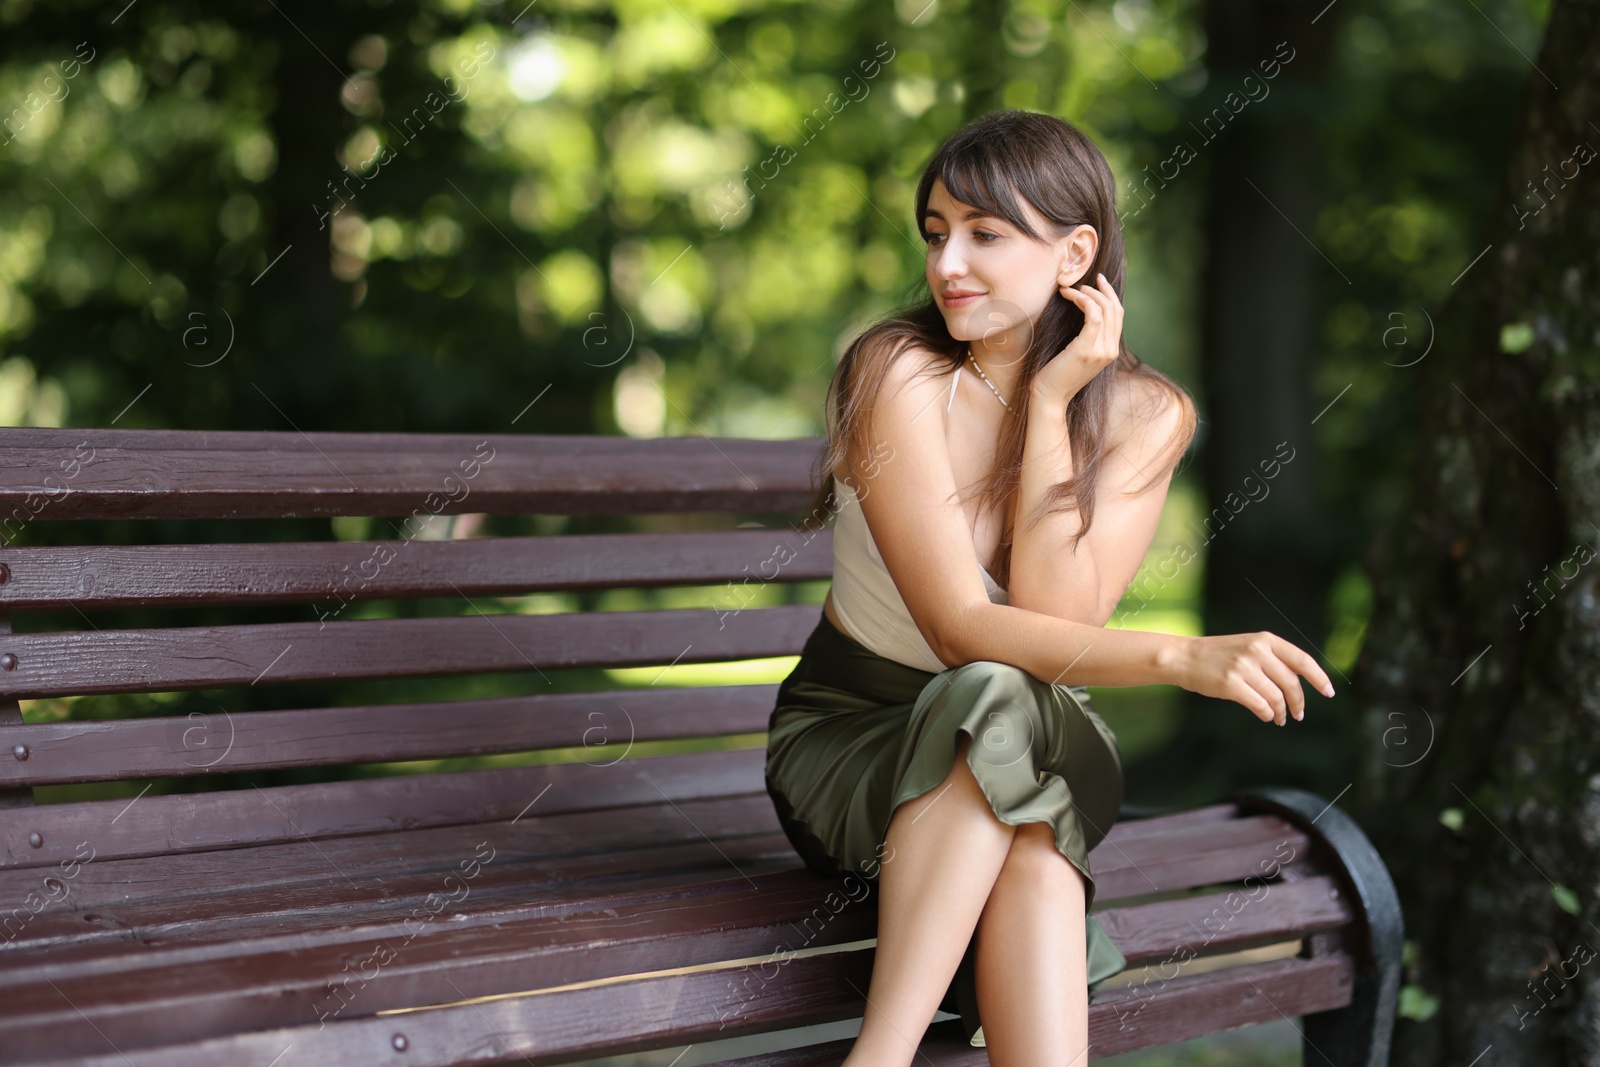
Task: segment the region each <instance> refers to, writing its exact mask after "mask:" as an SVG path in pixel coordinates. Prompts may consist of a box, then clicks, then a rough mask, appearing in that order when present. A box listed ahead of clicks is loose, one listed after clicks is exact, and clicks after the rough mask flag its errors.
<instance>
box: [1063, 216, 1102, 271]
mask: <svg viewBox="0 0 1600 1067" xmlns="http://www.w3.org/2000/svg"><path fill="white" fill-rule="evenodd" d="M1057 247H1058V248H1059V249H1060V251H1061V256H1060V266H1059V267H1058V268H1057V270H1056V284H1057V285H1064V286H1073V285H1077V284H1078V283H1079V282H1081V281H1082V280H1083V278H1084V276H1085V275H1086V274H1088V273H1089V268H1090V267H1092V266H1094V261H1095V256H1096V255H1098V254H1099V251H1100V235H1099V234H1097V233H1095V229H1094V227H1093V226H1091V225H1089V224H1088V223H1087V222H1085V223H1082V224H1080V225H1078V226H1075V227H1073V230H1072V232H1071V233H1069V234H1067V235H1066V236H1065V237H1063V238H1062V239H1061V241H1060V242H1059V243H1058V245H1057Z"/></svg>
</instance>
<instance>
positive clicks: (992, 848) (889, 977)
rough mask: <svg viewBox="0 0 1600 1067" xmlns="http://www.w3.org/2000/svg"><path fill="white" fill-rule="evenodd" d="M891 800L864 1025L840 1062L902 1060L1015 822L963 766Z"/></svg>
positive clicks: (927, 1016) (950, 970)
mask: <svg viewBox="0 0 1600 1067" xmlns="http://www.w3.org/2000/svg"><path fill="white" fill-rule="evenodd" d="M969 742H970V738H968V736H967V735H966V734H965V733H958V734H957V735H956V758H955V761H954V763H953V765H952V766H951V768H950V773H949V775H947V776H946V777H945V780H944V781H943V782H942V783H940V784H939V785H938V786H936V787H935V788H933V789H931V790H929V791H928V792H926V793H924V794H923V795H922V796H920V797H917V798H916V799H914V800H908V801H906V802H905V803H904V804H902V805H900V806H899V807H898V808H896V809H895V812H894V815H893V817H892V818H891V819H890V820H889V829H888V832H887V834H886V835H885V841H886V843H887V845H888V848H887V849H885V851H884V861H883V865H882V867H881V868H880V870H879V875H878V891H879V894H880V896H879V898H878V948H877V957H876V962H875V963H874V964H873V967H872V981H871V983H870V985H869V986H868V989H867V1010H866V1013H865V1015H864V1016H863V1019H862V1023H861V1033H860V1035H859V1036H857V1038H856V1042H855V1044H854V1045H853V1046H852V1047H851V1049H850V1054H849V1055H848V1056H846V1057H845V1060H844V1064H843V1067H909V1065H910V1063H911V1062H912V1060H913V1058H914V1057H915V1056H916V1051H917V1046H918V1044H919V1043H920V1042H921V1041H922V1037H923V1034H924V1033H925V1032H926V1030H927V1029H928V1024H929V1023H931V1022H932V1021H933V1015H934V1012H936V1011H938V1010H939V1001H940V1000H941V999H942V998H943V997H944V993H945V990H946V989H948V988H949V986H950V979H951V978H952V977H954V976H955V973H956V968H957V967H958V966H960V964H961V957H962V956H963V955H964V954H965V953H966V950H967V942H968V941H969V940H970V939H971V937H972V933H973V931H974V930H975V929H977V925H978V917H979V916H980V915H981V914H982V913H983V908H984V901H986V900H987V899H988V898H989V891H990V889H992V888H993V887H994V884H995V879H996V878H998V877H999V875H1000V870H1001V867H1002V866H1003V865H1004V864H1005V862H1006V856H1007V854H1008V853H1009V852H1010V850H1011V840H1012V837H1013V835H1015V834H1016V832H1017V828H1016V827H1014V826H1007V825H1006V824H1005V823H1003V822H1001V821H1000V820H999V819H997V818H995V814H994V811H993V809H991V808H990V807H989V801H988V800H987V799H986V798H985V797H984V795H983V791H982V790H981V789H980V788H979V787H978V780H977V779H976V778H974V777H973V776H972V768H970V767H968V766H967V757H966V752H967V746H968V744H969Z"/></svg>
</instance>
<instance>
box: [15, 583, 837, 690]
mask: <svg viewBox="0 0 1600 1067" xmlns="http://www.w3.org/2000/svg"><path fill="white" fill-rule="evenodd" d="M821 614H822V609H821V607H819V606H818V605H815V604H795V605H785V606H782V607H775V608H749V609H746V610H744V611H741V612H739V613H738V614H736V615H729V614H725V613H719V612H717V611H715V610H712V609H710V608H695V609H683V610H673V611H608V612H591V613H586V614H566V615H463V616H459V617H453V618H434V619H381V620H363V621H354V622H344V621H337V622H329V623H316V622H289V623H269V624H258V625H249V626H201V627H173V628H170V629H164V630H67V631H59V632H53V633H33V634H11V635H9V636H4V637H0V655H10V656H14V657H15V659H14V661H13V662H14V663H15V667H14V668H13V669H11V670H0V699H22V700H29V699H36V698H39V697H48V696H71V695H84V694H90V693H137V692H151V691H155V692H167V691H171V690H178V689H210V688H222V687H225V686H249V685H256V684H276V683H283V682H305V681H322V680H328V679H357V678H402V677H414V676H418V675H449V674H474V673H482V672H489V671H527V670H535V671H537V670H540V669H542V668H557V667H622V666H648V665H652V664H661V665H663V666H665V665H667V664H671V663H707V662H716V661H721V660H741V659H751V658H755V657H762V656H792V655H797V654H798V653H799V651H800V649H801V647H802V646H803V645H804V644H805V640H806V636H807V635H808V634H810V632H811V631H812V629H813V628H814V627H815V626H816V624H817V619H818V617H819V616H820V615H821Z"/></svg>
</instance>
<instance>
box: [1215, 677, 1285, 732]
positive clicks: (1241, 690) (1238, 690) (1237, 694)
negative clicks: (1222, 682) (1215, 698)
mask: <svg viewBox="0 0 1600 1067" xmlns="http://www.w3.org/2000/svg"><path fill="white" fill-rule="evenodd" d="M1222 696H1223V698H1224V699H1226V700H1231V701H1233V702H1234V703H1235V704H1243V705H1244V707H1245V709H1246V710H1247V711H1249V712H1250V714H1252V715H1254V716H1255V717H1256V718H1258V719H1260V720H1261V721H1262V722H1276V721H1277V714H1276V713H1275V712H1274V711H1273V710H1272V703H1271V701H1269V700H1268V699H1267V697H1266V694H1265V693H1263V692H1262V691H1261V690H1260V689H1258V688H1256V686H1254V685H1253V684H1251V682H1250V679H1249V675H1248V674H1247V673H1246V672H1244V671H1238V672H1235V673H1234V674H1233V675H1231V676H1230V677H1229V679H1228V681H1227V689H1226V692H1224V693H1223V694H1222Z"/></svg>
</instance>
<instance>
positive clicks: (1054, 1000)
mask: <svg viewBox="0 0 1600 1067" xmlns="http://www.w3.org/2000/svg"><path fill="white" fill-rule="evenodd" d="M916 210H917V222H918V227H919V229H920V230H921V233H922V237H923V239H924V241H925V242H926V244H927V264H926V279H927V283H928V286H929V288H930V290H931V298H930V299H929V300H927V301H926V302H924V303H922V304H920V305H918V306H914V307H910V308H908V309H906V310H904V311H903V313H901V314H898V315H895V316H894V317H891V318H889V319H887V320H885V321H883V322H881V323H878V324H877V325H876V326H874V327H872V328H871V329H869V330H867V331H866V332H865V333H864V334H863V335H862V336H860V337H859V338H857V339H856V340H855V342H854V343H853V344H851V345H850V347H849V349H848V350H847V351H846V352H845V354H844V357H843V359H842V360H841V362H840V364H839V367H838V370H837V372H836V373H835V375H834V378H833V382H832V384H831V386H830V388H829V393H828V437H829V448H828V450H827V453H826V455H824V456H823V457H822V460H821V463H820V470H819V474H823V475H824V476H825V478H824V480H823V486H824V488H823V491H822V493H821V494H820V499H821V501H822V506H823V507H826V509H827V511H830V512H837V519H836V522H835V525H834V535H833V544H834V575H833V578H834V580H833V585H832V587H831V588H830V590H829V593H828V597H827V600H826V601H825V603H824V606H823V613H822V618H821V619H819V621H818V623H817V627H816V629H815V630H814V631H813V632H812V634H811V635H810V637H809V638H808V640H807V642H806V645H805V648H804V651H803V653H802V655H801V658H800V662H799V664H798V665H797V666H796V667H795V669H794V671H793V672H792V673H791V674H790V675H789V676H788V677H787V678H786V679H785V680H784V682H783V683H782V685H781V686H780V687H779V692H778V699H777V703H776V705H775V707H774V708H773V711H772V715H771V717H770V720H769V724H768V725H769V739H768V750H767V790H768V792H769V793H770V794H771V796H772V800H773V804H774V807H775V808H776V809H777V812H778V816H779V819H780V821H781V822H782V825H783V827H784V831H785V833H786V834H787V835H788V837H789V839H790V841H792V842H793V843H794V846H795V848H796V850H797V851H798V852H799V853H800V855H801V856H802V857H803V858H804V860H805V862H806V863H807V865H808V866H810V867H812V868H813V869H815V870H818V871H821V872H824V873H828V874H834V875H837V874H839V873H841V872H844V871H851V872H855V873H857V874H859V875H860V876H861V877H863V878H865V879H867V880H868V881H869V882H873V883H875V884H877V885H878V888H879V890H880V892H881V897H880V898H879V903H878V916H879V917H878V943H877V953H876V962H875V964H874V968H873V973H872V979H871V983H870V987H869V989H868V990H866V991H865V995H866V999H867V1009H866V1013H865V1016H864V1018H863V1021H862V1026H861V1032H860V1035H859V1036H858V1037H857V1039H856V1041H855V1044H854V1046H853V1048H852V1050H851V1052H850V1055H849V1056H848V1057H847V1058H846V1059H845V1061H844V1062H845V1067H892V1065H909V1064H910V1063H911V1062H912V1059H913V1056H914V1054H915V1050H916V1046H917V1043H918V1042H919V1041H920V1039H921V1037H922V1035H923V1032H924V1031H925V1030H926V1028H927V1026H928V1024H929V1023H930V1022H931V1021H932V1018H933V1014H934V1012H935V1010H936V1009H939V1008H941V1007H942V1008H944V1009H945V1010H949V1011H959V1012H960V1014H961V1015H962V1018H963V1020H964V1022H965V1024H966V1027H967V1033H968V1035H969V1037H972V1038H973V1039H974V1041H973V1043H974V1044H978V1043H985V1044H986V1045H987V1047H988V1052H989V1058H990V1060H991V1062H993V1063H995V1064H996V1065H997V1067H1022V1065H1028V1067H1036V1065H1038V1064H1045V1063H1050V1064H1071V1063H1077V1062H1080V1061H1081V1060H1083V1059H1085V1058H1086V1054H1087V1048H1088V986H1089V983H1090V982H1095V981H1099V980H1101V979H1103V978H1105V977H1107V976H1108V975H1110V974H1113V973H1116V972H1117V971H1118V970H1121V969H1122V967H1123V966H1124V965H1125V962H1126V961H1125V960H1123V958H1122V956H1121V954H1120V953H1118V952H1117V950H1116V948H1115V946H1114V945H1113V944H1112V943H1111V941H1110V939H1109V938H1107V937H1106V935H1105V933H1104V931H1103V930H1101V929H1100V927H1099V925H1098V924H1097V923H1095V922H1094V921H1093V920H1089V919H1088V918H1087V915H1086V913H1087V910H1088V907H1089V905H1090V904H1091V903H1092V902H1093V899H1094V882H1093V879H1092V877H1091V874H1090V871H1089V862H1088V855H1089V850H1090V849H1092V848H1093V847H1094V846H1095V845H1096V844H1098V843H1099V842H1100V841H1101V840H1103V839H1104V837H1105V835H1106V832H1107V831H1108V830H1109V829H1110V827H1111V823H1112V822H1113V820H1114V819H1115V818H1116V815H1117V811H1118V809H1119V807H1120V805H1121V801H1122V768H1121V755H1120V753H1119V751H1118V748H1117V744H1116V739H1115V737H1114V735H1113V734H1112V732H1111V730H1110V729H1109V728H1108V727H1107V726H1106V724H1105V723H1104V722H1103V721H1102V720H1101V718H1100V716H1099V715H1097V714H1096V713H1095V712H1094V711H1093V710H1092V709H1091V708H1090V706H1089V702H1088V696H1087V691H1086V690H1085V689H1084V688H1083V687H1084V686H1086V685H1102V686H1126V685H1148V684H1153V683H1168V684H1174V685H1180V686H1182V687H1184V688H1186V689H1189V690H1192V691H1194V692H1197V693H1202V694H1205V695H1207V696H1213V697H1218V698H1222V699H1227V700H1232V701H1235V702H1237V703H1239V704H1242V705H1244V706H1245V707H1246V708H1248V709H1249V710H1250V711H1251V712H1253V713H1254V714H1255V715H1256V717H1257V718H1259V719H1261V720H1262V721H1264V722H1275V723H1277V724H1278V725H1282V724H1283V723H1284V722H1285V721H1286V719H1287V718H1288V717H1289V716H1291V715H1292V716H1293V717H1294V718H1295V719H1300V718H1302V717H1303V715H1304V706H1305V696H1304V694H1303V692H1302V691H1301V688H1300V681H1299V676H1304V677H1305V678H1307V679H1308V680H1310V681H1311V682H1312V684H1313V685H1315V686H1316V687H1317V688H1318V690H1319V691H1321V692H1322V693H1324V694H1325V695H1327V696H1330V697H1331V696H1332V695H1333V687H1332V685H1331V684H1330V683H1329V681H1328V677H1327V675H1326V674H1325V673H1324V672H1323V671H1322V669H1321V668H1320V667H1318V666H1317V664H1316V662H1315V661H1314V660H1313V659H1312V658H1311V657H1310V656H1309V655H1307V654H1306V653H1305V652H1304V651H1302V650H1301V649H1299V648H1297V647H1295V646H1294V645H1292V644H1290V643H1289V642H1287V641H1284V640H1283V639H1282V638H1280V637H1277V636H1276V635H1274V634H1270V633H1256V634H1237V635H1226V636H1217V637H1200V638H1192V637H1182V636H1175V635H1170V634H1157V633H1143V632H1138V631H1131V630H1117V629H1105V628H1104V627H1105V623H1106V621H1107V620H1108V619H1109V618H1110V615H1111V612H1112V610H1113V609H1114V608H1115V606H1116V604H1117V602H1118V601H1119V600H1120V598H1121V595H1122V593H1123V592H1124V590H1126V588H1127V586H1128V584H1129V583H1130V582H1131V581H1132V579H1133V577H1134V574H1135V572H1136V570H1137V569H1138V567H1139V565H1140V563H1141V561H1142V560H1143V557H1144V554H1145V552H1146V551H1147V549H1148V548H1149V545H1150V542H1151V539H1152V537H1153V536H1154V532H1155V527H1156V521H1157V519H1158V518H1159V516H1160V513H1161V507H1162V504H1163V502H1164V501H1165V499H1166V491H1167V486H1168V484H1169V483H1170V480H1171V477H1172V472H1173V469H1174V468H1175V466H1176V464H1177V462H1178V460H1179V459H1180V458H1181V457H1182V455H1183V454H1184V452H1185V450H1186V449H1187V447H1188V444H1189V441H1190V439H1191V438H1192V436H1193V434H1194V428H1195V424H1196V418H1195V414H1194V407H1193V404H1192V402H1191V401H1190V400H1189V398H1188V396H1187V394H1186V393H1185V392H1184V391H1183V390H1182V389H1181V388H1180V387H1179V386H1177V385H1176V384H1175V383H1173V382H1172V381H1171V380H1170V379H1169V378H1167V377H1166V376H1164V375H1162V374H1160V373H1159V372H1157V371H1155V370H1154V369H1152V368H1150V367H1147V366H1145V365H1144V364H1143V363H1141V362H1140V360H1139V359H1138V358H1136V357H1135V356H1134V355H1133V354H1132V353H1131V352H1130V351H1129V350H1128V348H1127V346H1126V345H1125V344H1124V343H1123V341H1122V337H1121V334H1122V305H1121V301H1120V293H1121V290H1122V286H1123V278H1124V251H1123V243H1122V234H1121V231H1120V229H1119V227H1118V223H1117V215H1116V207H1115V186H1114V184H1113V181H1112V175H1111V170H1110V168H1109V167H1108V166H1107V164H1106V161H1105V159H1104V157H1103V156H1102V155H1101V154H1100V152H1099V150H1098V149H1097V148H1096V147H1095V145H1094V143H1093V142H1092V141H1090V140H1089V139H1088V138H1087V137H1085V136H1084V135H1083V134H1082V133H1081V132H1079V131H1078V130H1077V129H1076V128H1074V127H1073V126H1071V125H1070V124H1068V123H1066V122H1063V121H1061V120H1060V119H1057V118H1054V117H1051V116H1048V115H1042V114H1033V113H1028V112H1021V111H1002V112H997V113H992V114H989V115H985V116H983V117H981V118H979V119H977V120H975V121H974V122H972V123H970V124H969V125H967V126H966V127H964V128H963V129H961V130H960V131H958V132H956V133H955V134H954V135H952V136H951V137H950V139H949V140H948V141H946V142H945V144H944V145H942V146H941V147H940V149H939V151H938V152H937V154H936V155H935V156H934V158H933V159H932V161H931V162H929V164H928V166H927V169H926V170H925V172H924V173H923V176H922V180H921V183H920V184H919V186H918V189H917V200H916ZM830 483H831V484H830ZM972 486H976V491H975V492H972V493H970V494H968V496H967V497H965V498H963V497H962V496H961V493H960V490H961V489H962V488H963V487H972ZM983 561H987V565H985V563H984V562H983ZM980 1024H981V1026H982V1033H981V1034H979V1033H977V1031H978V1029H979V1026H980Z"/></svg>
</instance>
